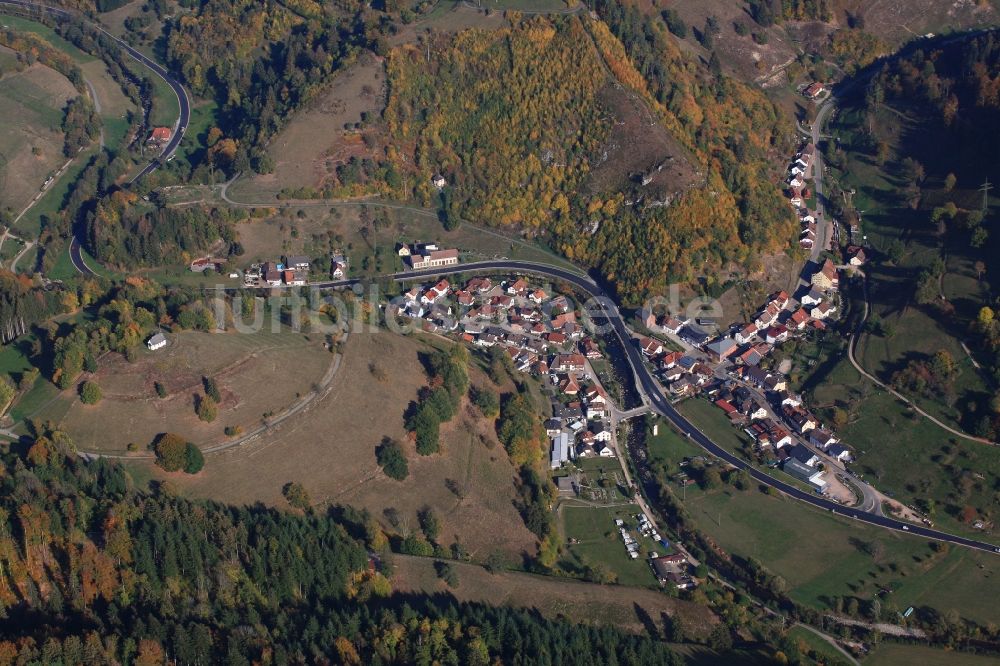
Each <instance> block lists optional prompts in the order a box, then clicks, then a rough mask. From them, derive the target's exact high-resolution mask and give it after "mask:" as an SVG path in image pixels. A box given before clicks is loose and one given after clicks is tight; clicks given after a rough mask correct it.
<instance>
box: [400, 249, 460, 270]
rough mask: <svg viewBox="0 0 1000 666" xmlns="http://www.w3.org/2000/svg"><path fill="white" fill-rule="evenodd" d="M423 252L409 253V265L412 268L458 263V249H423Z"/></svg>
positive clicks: (438, 266) (436, 266)
mask: <svg viewBox="0 0 1000 666" xmlns="http://www.w3.org/2000/svg"><path fill="white" fill-rule="evenodd" d="M424 252H425V253H424V254H411V255H410V267H411V268H413V270H420V269H424V268H440V267H441V266H454V265H455V264H457V263H458V250H456V249H454V248H453V249H450V250H437V249H434V250H424Z"/></svg>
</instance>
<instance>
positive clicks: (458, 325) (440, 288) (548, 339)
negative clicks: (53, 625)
mask: <svg viewBox="0 0 1000 666" xmlns="http://www.w3.org/2000/svg"><path fill="white" fill-rule="evenodd" d="M573 308H574V305H573V303H572V302H571V301H570V300H569V298H568V297H566V296H562V295H560V296H556V297H554V298H549V294H548V293H547V292H546V291H545V290H544V289H542V288H539V287H535V286H532V285H530V284H529V283H528V281H527V280H525V279H524V278H517V279H514V280H506V281H501V282H494V281H493V280H491V279H490V278H488V277H476V278H472V279H471V280H469V281H468V282H466V283H465V284H464V285H462V286H458V287H456V286H455V285H452V284H451V282H449V281H448V280H446V279H442V280H439V281H438V282H436V283H435V284H433V285H430V286H427V285H418V286H415V287H413V288H411V289H410V290H408V291H407V292H405V293H404V294H403V295H402V296H401V297H400V298H398V299H395V300H394V302H393V303H392V304H391V305H390V306H389V312H388V314H390V315H394V316H399V317H406V318H409V319H419V320H421V326H422V328H423V329H424V330H425V331H428V332H431V333H439V334H453V335H455V336H458V337H460V338H461V339H462V340H463V341H465V342H466V343H469V344H471V345H473V346H476V347H483V348H489V347H500V348H503V349H504V350H505V351H506V352H507V353H508V354H509V355H510V358H511V360H512V362H513V363H514V366H515V367H516V368H517V369H518V370H519V371H521V372H535V373H537V374H541V375H545V374H548V373H549V364H548V356H549V355H550V354H552V353H553V352H562V351H575V350H577V349H580V350H581V353H582V354H585V355H586V354H596V357H600V350H599V349H598V348H597V345H596V343H594V342H593V340H590V339H587V338H586V336H585V334H584V329H583V327H582V326H581V325H580V324H579V322H578V321H577V318H576V313H575V311H574V309H573Z"/></svg>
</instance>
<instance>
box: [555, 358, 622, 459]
mask: <svg viewBox="0 0 1000 666" xmlns="http://www.w3.org/2000/svg"><path fill="white" fill-rule="evenodd" d="M550 367H551V368H552V371H551V372H550V374H549V381H550V382H552V384H553V385H554V386H556V387H558V391H559V394H560V397H557V398H553V402H552V417H551V418H549V419H547V420H546V421H545V434H546V435H548V436H549V438H550V439H551V443H552V449H551V453H550V456H549V462H550V466H551V468H552V469H558V468H560V467H562V466H563V465H564V464H565V463H567V462H569V461H570V460H575V459H577V458H593V457H601V458H613V457H614V455H615V451H614V449H613V448H612V440H613V437H612V432H611V426H610V412H611V404H610V402H609V400H608V395H607V393H605V391H604V389H603V388H601V386H600V385H598V384H597V383H596V382H595V383H591V384H590V385H589V386H583V383H584V381H585V378H586V375H587V370H586V362H585V357H584V356H583V355H582V354H557V355H556V356H554V357H553V359H552V364H551V366H550Z"/></svg>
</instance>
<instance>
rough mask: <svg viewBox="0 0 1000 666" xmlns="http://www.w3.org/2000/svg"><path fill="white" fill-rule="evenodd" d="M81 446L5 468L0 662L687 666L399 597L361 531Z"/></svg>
mask: <svg viewBox="0 0 1000 666" xmlns="http://www.w3.org/2000/svg"><path fill="white" fill-rule="evenodd" d="M72 448H73V445H72V442H70V441H69V439H68V438H67V437H66V436H65V435H64V434H62V433H60V432H46V433H44V434H40V435H39V436H38V437H37V438H35V440H34V442H33V443H32V444H31V445H30V446H28V447H26V448H25V449H24V450H22V451H20V452H9V453H4V454H2V455H0V572H2V573H0V614H2V617H3V622H0V664H14V663H45V664H58V663H63V664H109V663H137V664H161V663H164V661H165V660H170V661H171V662H174V661H176V663H183V664H249V663H264V664H267V663H313V662H321V663H346V664H360V663H365V664H383V663H442V664H488V663H493V662H495V661H496V660H498V659H499V660H501V661H503V662H505V663H526V662H528V661H530V662H532V663H573V664H675V663H679V660H678V659H677V657H676V656H675V655H674V654H673V653H672V652H670V651H669V650H668V649H667V647H666V646H665V645H664V644H662V643H659V642H657V641H654V640H652V639H649V638H646V637H639V636H632V635H627V634H624V633H622V632H619V631H617V630H615V629H611V628H594V627H584V626H579V625H572V624H569V623H567V622H559V621H550V620H545V619H542V618H541V617H539V616H538V615H537V614H534V613H530V612H527V611H522V610H512V609H506V608H493V607H488V606H482V605H469V604H459V603H457V602H456V601H455V600H454V599H453V598H451V597H444V596H441V597H400V596H391V595H390V585H389V582H388V580H387V579H386V578H385V577H384V576H383V575H382V574H381V573H380V572H379V571H378V570H377V568H376V567H375V566H374V565H370V564H369V549H370V547H371V546H372V545H373V544H377V543H379V542H380V541H381V542H382V543H384V537H382V536H381V535H380V534H373V533H372V532H371V528H370V527H369V528H368V531H366V528H365V526H364V524H363V523H355V522H353V521H352V520H351V519H350V518H346V519H345V518H339V519H338V518H335V517H334V514H332V513H331V514H330V515H318V514H312V513H310V514H307V515H293V514H290V513H283V512H280V511H276V510H274V509H271V508H265V507H263V506H254V507H244V508H235V507H230V506H224V505H221V504H217V503H208V502H192V501H189V500H185V499H181V498H178V497H176V496H175V495H173V494H172V492H171V490H170V489H169V487H167V486H165V485H161V486H159V487H158V488H156V489H155V490H154V491H153V492H144V491H140V490H137V489H136V487H135V485H134V484H133V482H132V480H131V478H130V477H129V476H128V474H127V473H126V472H125V471H124V470H123V469H122V468H121V467H119V466H117V465H115V464H113V463H109V462H106V461H104V460H98V461H95V462H85V461H83V460H81V459H78V458H76V457H75V456H74V455H72ZM343 515H347V516H350V515H352V512H350V511H348V512H344V514H343Z"/></svg>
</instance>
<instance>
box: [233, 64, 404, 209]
mask: <svg viewBox="0 0 1000 666" xmlns="http://www.w3.org/2000/svg"><path fill="white" fill-rule="evenodd" d="M384 100H385V69H384V67H383V66H382V63H381V61H380V60H378V59H376V58H375V57H374V56H372V55H370V54H369V55H366V56H363V57H362V58H360V59H359V61H358V62H357V63H356V64H354V65H352V66H351V67H349V68H348V69H346V70H345V71H343V72H341V73H340V74H338V75H337V76H336V77H334V79H333V81H331V83H330V85H329V86H328V89H327V90H326V92H324V93H322V94H320V95H318V96H317V97H316V99H315V100H314V101H313V102H312V103H310V104H309V105H308V106H307V107H306V108H304V109H302V110H300V111H299V112H298V113H296V114H295V115H294V116H293V118H292V120H291V122H289V123H288V125H287V126H286V127H285V128H284V129H283V130H282V131H281V132H280V133H279V134H278V135H277V136H276V137H275V138H274V139H273V140H272V141H271V142H270V146H269V151H270V154H271V158H272V159H273V160H274V170H273V171H272V172H271V173H269V174H263V175H254V176H252V177H251V178H248V179H244V180H241V181H238V182H237V183H236V184H234V185H233V188H232V194H233V196H234V197H240V198H244V199H247V200H251V201H260V200H262V199H265V200H266V199H267V198H269V197H270V196H273V195H275V194H277V193H278V192H280V191H281V190H282V189H285V188H299V187H312V188H316V189H321V188H322V187H323V185H324V184H326V183H328V182H330V180H331V179H332V178H335V174H336V168H337V167H338V166H340V165H341V164H344V163H346V162H347V161H348V160H349V159H350V158H351V157H358V158H363V157H369V156H370V155H371V151H370V150H369V149H368V148H366V147H365V144H364V142H363V141H362V137H361V134H360V133H359V132H357V131H354V130H348V129H345V125H352V126H353V125H354V124H357V123H360V122H361V119H362V114H363V113H368V114H372V115H373V116H378V115H379V113H380V112H381V109H382V106H383V104H384Z"/></svg>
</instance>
